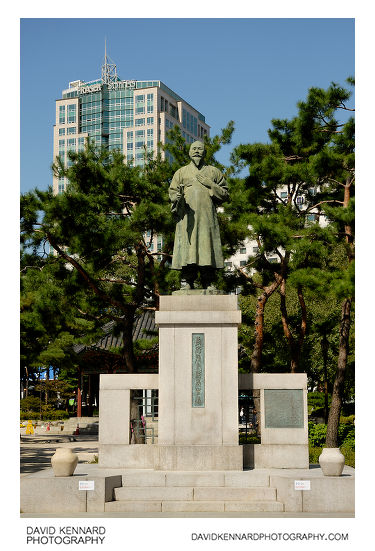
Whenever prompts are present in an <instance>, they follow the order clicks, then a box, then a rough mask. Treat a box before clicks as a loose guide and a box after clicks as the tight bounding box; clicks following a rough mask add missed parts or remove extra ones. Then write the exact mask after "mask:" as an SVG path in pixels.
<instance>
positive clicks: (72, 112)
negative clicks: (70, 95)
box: [68, 103, 77, 124]
mask: <svg viewBox="0 0 375 551" xmlns="http://www.w3.org/2000/svg"><path fill="white" fill-rule="evenodd" d="M74 122H77V121H76V104H75V103H70V104H68V124H72V123H74Z"/></svg>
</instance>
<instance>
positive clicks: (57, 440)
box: [20, 434, 98, 477]
mask: <svg viewBox="0 0 375 551" xmlns="http://www.w3.org/2000/svg"><path fill="white" fill-rule="evenodd" d="M56 448H72V450H73V452H75V453H77V454H78V461H79V463H90V462H91V461H93V460H94V457H95V455H98V436H97V435H89V434H88V435H77V436H72V435H64V436H61V435H58V434H46V435H44V434H43V435H38V436H34V435H30V436H21V442H20V475H21V477H23V476H27V475H29V474H31V473H35V472H37V471H41V470H44V469H49V468H51V457H52V456H53V454H54V453H55V451H56Z"/></svg>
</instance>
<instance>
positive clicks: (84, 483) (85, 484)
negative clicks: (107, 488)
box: [78, 480, 95, 490]
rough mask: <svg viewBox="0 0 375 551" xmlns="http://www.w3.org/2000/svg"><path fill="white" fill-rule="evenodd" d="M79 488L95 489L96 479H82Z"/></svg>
mask: <svg viewBox="0 0 375 551" xmlns="http://www.w3.org/2000/svg"><path fill="white" fill-rule="evenodd" d="M78 489H79V490H95V480H80V481H79V483H78Z"/></svg>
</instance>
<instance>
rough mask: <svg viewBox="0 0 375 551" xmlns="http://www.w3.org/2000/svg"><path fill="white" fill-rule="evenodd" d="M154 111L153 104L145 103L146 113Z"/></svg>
mask: <svg viewBox="0 0 375 551" xmlns="http://www.w3.org/2000/svg"><path fill="white" fill-rule="evenodd" d="M153 112H154V106H153V105H147V113H153Z"/></svg>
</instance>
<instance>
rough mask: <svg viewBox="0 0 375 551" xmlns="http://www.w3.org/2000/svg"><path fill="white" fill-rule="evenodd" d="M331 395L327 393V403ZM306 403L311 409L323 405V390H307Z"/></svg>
mask: <svg viewBox="0 0 375 551" xmlns="http://www.w3.org/2000/svg"><path fill="white" fill-rule="evenodd" d="M330 401H331V396H330V395H328V405H329V404H330ZM307 405H308V406H310V407H311V408H312V409H313V410H315V409H320V408H323V407H324V393H323V392H308V393H307Z"/></svg>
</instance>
